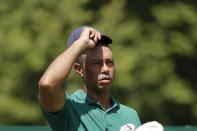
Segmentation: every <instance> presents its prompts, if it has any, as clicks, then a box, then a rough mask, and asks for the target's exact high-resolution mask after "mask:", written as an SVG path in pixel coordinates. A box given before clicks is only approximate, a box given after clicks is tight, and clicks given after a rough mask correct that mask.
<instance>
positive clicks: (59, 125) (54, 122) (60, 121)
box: [40, 93, 70, 131]
mask: <svg viewBox="0 0 197 131" xmlns="http://www.w3.org/2000/svg"><path fill="white" fill-rule="evenodd" d="M69 96H70V95H69V94H68V93H66V99H69ZM65 101H66V100H65ZM66 105H67V103H66V102H65V104H64V107H63V108H62V110H61V111H59V112H57V113H50V112H47V111H45V109H44V108H43V107H42V106H41V105H40V106H41V111H42V113H43V115H44V117H45V118H46V120H47V121H48V123H49V125H50V127H51V128H52V130H53V131H63V130H65V128H66V123H67V117H68V115H67V114H68V112H67V110H68V109H67V108H66V107H67V106H66Z"/></svg>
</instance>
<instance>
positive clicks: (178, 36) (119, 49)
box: [0, 0, 197, 125]
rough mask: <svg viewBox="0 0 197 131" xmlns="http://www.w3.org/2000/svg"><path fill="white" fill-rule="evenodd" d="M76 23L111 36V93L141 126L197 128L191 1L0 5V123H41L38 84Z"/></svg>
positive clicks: (194, 8) (62, 0) (196, 38)
mask: <svg viewBox="0 0 197 131" xmlns="http://www.w3.org/2000/svg"><path fill="white" fill-rule="evenodd" d="M81 25H90V26H93V27H95V28H97V29H98V30H101V31H102V32H103V33H105V34H108V35H109V36H111V37H112V38H113V44H112V46H111V47H112V48H113V51H114V54H115V64H116V71H117V72H116V81H115V83H114V86H113V89H112V94H113V96H114V97H115V98H116V99H117V100H119V101H120V102H121V103H122V104H125V105H127V106H130V107H132V108H134V109H135V110H136V111H137V112H138V113H139V116H140V118H141V121H142V123H144V122H148V121H152V120H156V121H158V122H160V123H162V124H163V125H196V124H197V102H196V101H197V95H196V93H197V88H196V87H197V80H196V74H197V69H196V67H197V51H196V49H197V1H194V0H181V1H180V0H173V1H170V0H165V1H158V0H148V1H147V0H132V1H130V0H100V1H95V0H94V1H93V0H76V1H75V0H58V1H55V0H0V83H1V87H0V125H46V124H47V122H46V121H45V119H44V117H43V116H42V113H41V111H40V106H39V103H38V81H39V79H40V77H41V76H42V74H43V73H44V71H45V69H46V68H47V67H48V65H49V64H50V63H51V62H52V61H53V60H54V59H55V57H56V56H57V55H58V54H60V53H61V52H62V51H64V50H65V49H66V48H67V47H66V43H67V39H68V37H69V35H70V34H71V32H72V31H73V30H74V29H75V28H77V27H79V26H81ZM65 87H67V91H68V92H70V93H72V92H73V91H75V90H76V89H78V88H81V80H80V78H79V77H78V76H77V75H76V74H75V73H74V72H73V71H72V72H71V74H70V76H69V78H68V80H67V81H66V84H65Z"/></svg>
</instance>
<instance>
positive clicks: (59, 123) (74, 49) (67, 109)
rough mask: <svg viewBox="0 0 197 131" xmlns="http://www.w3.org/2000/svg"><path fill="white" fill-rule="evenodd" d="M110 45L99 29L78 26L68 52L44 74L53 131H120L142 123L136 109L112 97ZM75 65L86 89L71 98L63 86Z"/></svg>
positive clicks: (43, 97)
mask: <svg viewBox="0 0 197 131" xmlns="http://www.w3.org/2000/svg"><path fill="white" fill-rule="evenodd" d="M111 43H112V40H111V38H109V37H108V36H105V35H102V34H101V33H100V32H99V31H97V30H96V29H94V28H92V27H88V26H82V27H79V28H77V29H76V30H75V31H74V32H73V33H72V34H71V36H70V37H69V40H68V49H67V50H65V51H64V52H63V53H61V54H60V55H59V56H58V57H57V58H56V59H55V60H54V61H53V62H52V63H51V65H50V66H49V67H48V69H47V70H46V71H45V73H44V75H43V76H42V78H41V79H40V81H39V97H40V104H41V109H42V111H43V114H44V116H45V117H46V119H47V120H48V122H49V124H50V126H51V128H52V129H53V131H77V130H78V131H87V130H88V131H104V130H108V131H116V130H117V131H118V130H120V129H121V126H125V125H127V124H133V125H135V126H136V127H138V126H139V125H140V124H141V123H140V120H139V117H138V115H137V113H136V111H135V110H133V109H131V108H129V107H126V106H124V105H122V104H119V103H118V102H117V101H116V100H115V99H114V98H113V97H112V96H111V95H110V90H111V85H112V83H113V81H114V77H115V64H114V57H113V52H112V50H111V48H110V47H109V44H111ZM73 65H74V69H75V71H76V73H77V74H78V75H79V76H80V77H81V78H82V80H83V87H82V89H79V90H77V91H76V92H74V93H73V94H72V95H69V94H68V93H65V90H64V88H63V84H64V82H65V80H66V78H67V77H68V75H69V72H70V70H71V69H72V66H73Z"/></svg>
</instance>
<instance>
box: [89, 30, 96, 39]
mask: <svg viewBox="0 0 197 131" xmlns="http://www.w3.org/2000/svg"><path fill="white" fill-rule="evenodd" d="M95 34H96V31H95V29H91V30H90V39H94V37H95Z"/></svg>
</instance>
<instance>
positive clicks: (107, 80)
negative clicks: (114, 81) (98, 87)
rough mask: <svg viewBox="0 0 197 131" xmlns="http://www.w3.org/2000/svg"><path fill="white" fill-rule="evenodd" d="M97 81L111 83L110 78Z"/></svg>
mask: <svg viewBox="0 0 197 131" xmlns="http://www.w3.org/2000/svg"><path fill="white" fill-rule="evenodd" d="M99 81H100V82H102V83H109V82H110V81H111V77H103V78H101V79H99Z"/></svg>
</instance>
